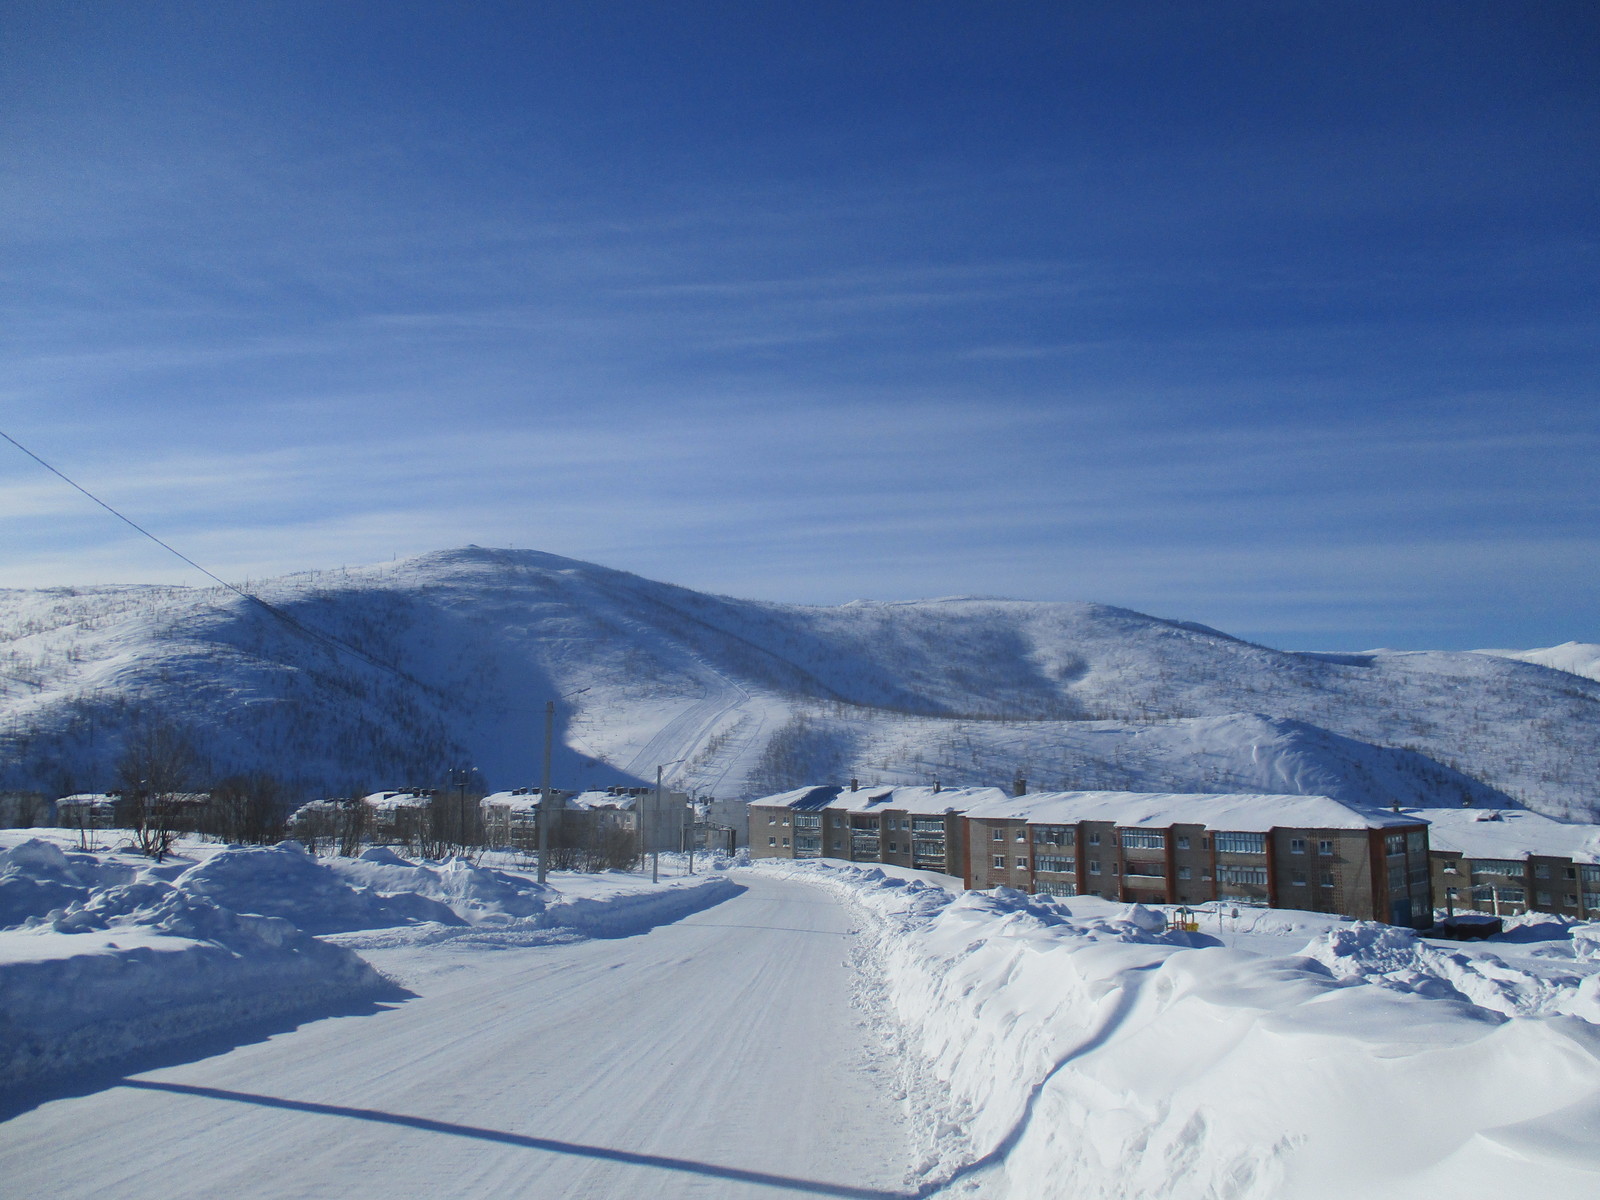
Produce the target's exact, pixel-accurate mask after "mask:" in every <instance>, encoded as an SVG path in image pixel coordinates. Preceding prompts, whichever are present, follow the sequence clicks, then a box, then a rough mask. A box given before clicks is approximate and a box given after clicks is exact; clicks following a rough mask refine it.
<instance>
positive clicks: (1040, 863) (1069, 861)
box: [1033, 854, 1078, 875]
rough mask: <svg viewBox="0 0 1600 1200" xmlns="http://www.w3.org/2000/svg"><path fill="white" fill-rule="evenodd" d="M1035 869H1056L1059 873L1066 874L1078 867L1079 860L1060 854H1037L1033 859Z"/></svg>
mask: <svg viewBox="0 0 1600 1200" xmlns="http://www.w3.org/2000/svg"><path fill="white" fill-rule="evenodd" d="M1033 869H1034V870H1035V871H1054V872H1055V873H1056V874H1058V875H1066V874H1070V873H1071V872H1074V871H1076V870H1077V869H1078V860H1077V859H1075V858H1065V857H1063V856H1061V855H1059V854H1037V855H1035V856H1034V859H1033Z"/></svg>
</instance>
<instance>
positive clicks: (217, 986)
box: [0, 848, 388, 1083]
mask: <svg viewBox="0 0 1600 1200" xmlns="http://www.w3.org/2000/svg"><path fill="white" fill-rule="evenodd" d="M19 849H23V848H19ZM34 853H36V852H34ZM15 856H16V851H12V852H11V853H10V854H9V855H7V856H6V857H8V858H10V859H13V860H14V859H15ZM24 858H25V859H26V858H27V855H25V856H24ZM12 865H15V863H14V862H13V863H12ZM387 986H388V984H387V981H385V980H384V979H383V978H382V976H380V975H379V974H378V973H377V972H376V971H374V970H373V969H372V968H371V967H370V966H368V965H367V963H365V962H364V961H362V960H361V959H360V958H358V957H357V956H356V955H355V954H353V953H351V952H350V951H348V950H345V949H341V948H340V947H337V946H330V945H327V944H325V943H323V942H320V941H318V940H317V939H316V938H314V937H312V936H310V935H309V934H307V933H304V932H303V931H301V930H299V929H297V928H296V927H295V926H294V925H292V924H290V923H289V922H288V921H284V920H281V919H279V918H276V917H266V916H242V915H239V914H237V913H234V912H232V911H230V910H229V909H227V908H224V907H222V906H221V905H218V904H216V903H215V902H213V901H211V900H208V899H206V898H205V897H204V896H201V895H198V894H194V893H191V892H187V891H185V890H183V889H182V888H180V887H177V886H174V885H173V884H171V883H167V882H164V881H162V880H160V879H156V878H153V877H152V878H143V879H140V880H138V881H135V882H132V883H124V884H115V885H113V886H110V887H106V888H100V889H95V890H91V891H90V892H88V894H87V895H86V896H85V897H84V898H81V899H75V900H73V901H72V902H71V903H70V904H68V905H67V906H66V907H65V908H58V909H57V910H55V911H54V913H53V915H51V916H50V917H49V918H47V919H41V918H39V917H37V916H35V917H32V918H30V919H29V920H28V922H27V923H26V924H25V925H24V927H22V928H20V929H15V930H12V931H11V932H9V933H7V934H5V935H3V936H0V1082H4V1083H16V1082H18V1081H21V1080H24V1079H28V1078H32V1077H37V1076H41V1075H46V1074H53V1073H58V1072H61V1071H65V1070H70V1069H76V1068H81V1067H84V1066H88V1065H92V1064H95V1063H101V1062H107V1061H110V1060H114V1059H117V1058H121V1057H124V1056H126V1055H128V1054H131V1053H134V1052H144V1051H148V1050H150V1049H152V1048H156V1047H160V1046H162V1045H165V1044H169V1043H172V1042H177V1041H182V1040H185V1039H188V1038H192V1037H193V1036H194V1035H195V1034H197V1033H204V1032H208V1031H214V1030H219V1029H224V1028H228V1027H232V1026H238V1025H240V1024H244V1023H247V1022H251V1021H255V1020H260V1019H262V1018H266V1017H275V1016H281V1015H286V1014H292V1013H303V1012H308V1011H312V1010H316V1009H321V1008H326V1007H327V1006H328V1005H330V1004H335V1003H343V1002H348V1001H352V1000H355V999H358V998H362V997H368V996H371V995H373V994H375V993H377V992H378V991H380V990H382V989H384V988H385V987H387Z"/></svg>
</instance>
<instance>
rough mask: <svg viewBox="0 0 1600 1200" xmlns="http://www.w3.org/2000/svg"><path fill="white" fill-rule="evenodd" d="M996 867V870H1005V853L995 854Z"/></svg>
mask: <svg viewBox="0 0 1600 1200" xmlns="http://www.w3.org/2000/svg"><path fill="white" fill-rule="evenodd" d="M994 869H995V870H996V871H1004V870H1005V869H1006V856H1005V855H1004V854H996V855H995V856H994Z"/></svg>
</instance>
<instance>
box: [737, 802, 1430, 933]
mask: <svg viewBox="0 0 1600 1200" xmlns="http://www.w3.org/2000/svg"><path fill="white" fill-rule="evenodd" d="M750 853H751V856H752V857H755V858H834V859H843V860H845V861H848V862H874V863H891V864H894V865H897V866H904V867H914V868H917V869H921V870H932V871H941V872H943V873H944V874H947V875H955V876H958V877H960V878H961V879H962V880H963V882H964V883H965V885H966V886H967V887H969V888H975V889H985V888H992V887H997V886H1004V887H1012V888H1017V889H1019V890H1021V891H1026V892H1043V893H1048V894H1054V895H1062V896H1072V895H1086V896H1100V897H1103V898H1105V899H1109V900H1121V901H1128V902H1134V901H1140V902H1147V903H1154V904H1201V903H1206V902H1208V901H1214V900H1220V901H1223V902H1231V903H1234V904H1239V905H1250V906H1261V907H1271V908H1297V909H1305V910H1309V911H1313V912H1329V913H1341V914H1345V915H1348V916H1352V917H1359V918H1362V919H1365V920H1378V921H1387V922H1390V923H1392V924H1397V925H1416V926H1426V925H1428V924H1430V923H1431V922H1432V896H1431V894H1430V889H1429V857H1428V826H1427V822H1426V821H1425V820H1422V819H1420V818H1418V817H1416V816H1414V815H1411V814H1407V813H1387V812H1384V813H1379V812H1367V811H1363V810H1359V809H1355V808H1352V807H1350V806H1349V805H1346V804H1343V803H1340V802H1339V801H1336V800H1332V799H1330V798H1328V797H1326V796H1272V795H1167V794H1151V793H1141V792H1044V793H1032V794H1026V795H1022V796H1009V795H1007V794H1006V793H1005V792H1004V791H1002V790H1001V789H999V788H946V789H942V790H936V789H934V788H904V787H878V788H863V789H861V790H859V791H847V790H845V789H843V788H837V787H814V788H801V789H798V790H797V791H793V792H786V793H784V794H782V795H779V796H772V797H769V798H767V799H764V800H758V801H756V802H754V803H753V804H751V806H750Z"/></svg>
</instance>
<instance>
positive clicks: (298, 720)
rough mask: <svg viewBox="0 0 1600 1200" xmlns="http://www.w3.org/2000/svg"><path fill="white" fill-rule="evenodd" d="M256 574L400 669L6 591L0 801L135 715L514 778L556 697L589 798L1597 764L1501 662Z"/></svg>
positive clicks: (136, 599)
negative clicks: (819, 786) (622, 793)
mask: <svg viewBox="0 0 1600 1200" xmlns="http://www.w3.org/2000/svg"><path fill="white" fill-rule="evenodd" d="M252 590H253V591H254V592H255V594H257V595H260V596H262V597H263V598H264V599H266V600H267V601H269V602H270V603H271V604H273V605H275V606H276V607H277V608H278V609H279V610H281V611H282V612H285V613H287V614H288V615H289V616H290V617H292V618H293V620H294V621H295V622H297V623H298V624H299V625H301V626H303V627H305V628H307V629H311V630H315V631H318V632H320V633H322V634H325V635H330V636H332V637H334V638H337V639H341V640H342V641H344V642H347V643H350V644H352V645H354V646H357V647H359V648H360V650H361V651H362V652H363V653H364V654H365V655H366V656H368V657H369V658H370V659H372V660H376V661H377V662H380V663H385V664H391V665H392V666H393V667H394V668H396V670H394V671H389V670H384V669H382V668H380V667H379V666H376V665H373V664H372V663H370V662H367V661H363V660H362V659H361V658H359V657H356V656H354V655H351V654H348V653H345V652H343V651H341V650H339V649H337V648H335V647H333V646H331V645H329V644H327V643H326V642H325V641H320V640H318V639H316V638H314V637H310V636H307V635H306V634H305V633H303V632H300V631H298V630H296V629H294V628H291V627H290V626H289V625H288V624H286V623H285V622H284V621H282V620H280V619H279V618H278V617H277V616H274V615H273V614H272V613H269V612H267V611H265V610H264V609H262V608H260V607H258V606H256V605H253V604H251V603H250V602H248V601H246V600H244V599H242V598H240V597H239V596H237V595H234V594H232V593H230V592H228V591H226V590H224V589H221V588H211V589H203V588H192V589H191V588H173V587H100V588H75V589H74V588H54V589H47V590H40V591H4V592H0V749H3V751H4V775H3V777H0V786H38V787H44V788H46V789H51V790H61V791H65V790H70V789H78V788H84V787H89V786H102V785H104V784H105V783H106V782H107V781H108V779H109V764H110V762H111V761H112V760H113V759H114V758H115V756H116V753H117V750H118V746H119V744H120V739H121V736H122V731H123V730H124V729H125V728H127V727H128V726H129V724H130V723H131V722H132V721H134V720H136V719H138V718H139V717H140V716H141V715H157V716H160V717H162V718H164V719H169V720H173V721H177V722H179V723H181V724H185V725H188V726H189V727H191V728H193V729H194V730H195V731H196V734H197V736H198V738H199V740H200V741H201V742H202V743H203V745H204V747H205V749H206V750H207V752H208V753H209V755H210V756H211V758H212V760H213V763H214V765H215V768H216V770H217V771H218V772H222V771H234V770H245V769H265V770H270V771H272V772H273V773H275V774H278V775H280V776H283V777H286V778H288V779H291V780H293V781H295V782H296V783H297V784H298V785H299V786H301V787H303V788H306V789H310V790H340V791H349V790H354V789H365V790H369V791H370V790H373V789H374V788H376V787H378V786H398V785H401V784H404V783H434V784H437V783H440V782H442V781H443V780H444V779H445V777H446V772H447V771H448V770H449V769H450V768H465V767H476V768H478V769H479V771H480V772H481V773H482V775H483V777H484V781H485V782H487V783H490V784H493V785H496V786H510V785H514V784H522V783H527V782H530V781H532V780H533V779H534V778H535V776H536V773H537V763H538V758H539V753H540V742H541V739H542V723H543V712H544V705H545V702H546V701H548V700H551V699H556V698H558V697H562V696H570V698H569V699H567V700H564V701H562V702H561V703H560V704H559V706H558V714H559V728H558V736H557V742H558V749H557V752H556V756H555V768H554V775H555V778H556V780H557V781H558V782H559V783H561V784H562V785H563V786H568V787H582V786H590V785H594V784H600V783H609V782H622V781H637V780H646V781H653V780H654V778H655V769H656V767H657V766H658V765H665V766H666V772H665V777H666V778H667V779H668V780H669V781H670V782H672V783H673V784H675V785H676V786H681V787H688V788H693V789H697V790H700V791H702V792H706V793H712V794H717V795H723V796H736V795H755V794H760V793H763V792H768V791H777V790H781V789H782V788H784V787H788V786H793V785H795V784H797V783H801V782H814V781H817V780H823V779H842V778H844V777H846V776H849V775H857V776H859V777H860V778H861V779H862V781H863V782H864V783H865V782H876V781H883V782H925V781H926V780H928V779H929V778H931V777H938V778H940V779H942V780H943V781H945V782H946V783H951V784H978V783H1006V782H1009V781H1010V779H1011V778H1012V777H1013V775H1014V774H1016V773H1021V774H1023V775H1025V776H1027V777H1028V779H1029V780H1030V782H1031V783H1032V784H1033V785H1034V786H1038V787H1049V788H1151V789H1157V790H1166V791H1218V790H1226V789H1229V788H1247V789H1249V790H1252V791H1261V790H1270V791H1286V792H1288V791H1295V792H1313V791H1315V792H1322V793H1326V794H1330V795H1335V796H1339V797H1341V798H1345V799H1349V800H1352V801H1355V802H1358V803H1369V804H1384V805H1387V804H1390V803H1394V802H1399V803H1402V804H1406V805H1424V806H1438V805H1451V804H1459V803H1462V802H1463V801H1466V800H1471V801H1473V802H1477V803H1487V804H1507V803H1511V802H1523V803H1526V804H1527V805H1528V806H1530V807H1533V808H1536V809H1539V810H1541V811H1544V812H1547V813H1550V814H1552V815H1586V814H1589V813H1590V812H1592V811H1593V807H1594V804H1595V801H1596V794H1595V790H1594V781H1595V780H1596V779H1597V778H1600V737H1597V735H1596V730H1597V729H1600V720H1597V718H1600V682H1596V681H1593V680H1589V679H1586V678H1582V677H1580V676H1578V675H1574V674H1571V673H1567V672H1565V671H1561V670H1555V669H1552V668H1551V667H1548V666H1545V665H1541V664H1540V663H1538V662H1529V661H1520V660H1518V659H1514V658H1508V657H1504V656H1501V655H1488V654H1482V653H1446V652H1413V653H1396V652H1386V651H1373V652H1370V653H1363V654H1299V653H1288V652H1284V651H1279V650H1273V649H1269V648H1267V647H1265V646H1258V645H1253V644H1251V643H1248V642H1243V641H1240V640H1238V639H1236V638H1233V637H1230V636H1228V635H1227V634H1224V633H1220V632H1218V631H1216V630H1213V629H1208V628H1206V627H1204V626H1200V625H1194V624H1190V623H1185V622H1181V621H1168V620H1161V619H1158V618H1155V617H1149V616H1145V615H1143V614H1140V613H1136V612H1130V611H1128V610H1126V609H1119V608H1111V607H1107V606H1104V605H1097V604H1066V603H1046V602H1034V601H1020V600H1002V599H989V598H968V597H959V598H950V599H942V600H930V601H916V602H907V603H875V602H855V603H852V604H847V605H841V606H838V607H811V606H802V605H787V604H773V603H764V602H756V601H746V600H734V599H728V598H725V597H720V596H711V595H706V594H703V593H698V592H694V591H690V590H688V589H685V588H681V587H676V586H673V585H670V584H664V583H657V582H653V581H651V580H647V579H643V578H640V577H639V576H636V575H630V574H628V573H626V572H622V571H616V570H612V569H609V568H606V567H600V566H595V565H592V564H589V563H582V562H577V561H574V560H571V559H565V558H558V557H555V556H553V555H548V554H540V553H537V552H534V551H522V550H486V549H480V548H477V547H469V548H466V549H462V550H453V551H444V552H439V553H435V554H428V555H424V556H422V557H420V558H415V559H411V560H408V561H405V562H401V563H395V564H384V565H382V566H375V567H366V568H360V569H349V570H341V571H335V572H313V573H306V574H298V575H290V576H285V577H283V578H281V579H276V580H270V581H267V582H264V583H256V584H253V585H252ZM573 693H576V694H573ZM675 760H678V761H675Z"/></svg>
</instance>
